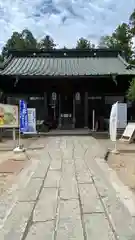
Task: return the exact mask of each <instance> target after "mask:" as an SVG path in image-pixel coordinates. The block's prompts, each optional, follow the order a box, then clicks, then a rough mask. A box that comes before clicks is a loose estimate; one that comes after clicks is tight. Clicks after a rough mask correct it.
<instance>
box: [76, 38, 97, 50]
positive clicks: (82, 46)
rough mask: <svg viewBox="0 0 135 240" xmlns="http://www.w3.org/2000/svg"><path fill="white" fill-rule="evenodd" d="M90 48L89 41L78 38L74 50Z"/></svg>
mask: <svg viewBox="0 0 135 240" xmlns="http://www.w3.org/2000/svg"><path fill="white" fill-rule="evenodd" d="M92 47H93V46H92V45H91V43H90V41H89V40H87V39H85V38H80V39H79V40H78V41H77V44H76V49H91V48H92Z"/></svg>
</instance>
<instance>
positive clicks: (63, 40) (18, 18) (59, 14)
mask: <svg viewBox="0 0 135 240" xmlns="http://www.w3.org/2000/svg"><path fill="white" fill-rule="evenodd" d="M123 2H124V4H123ZM133 9H134V0H129V1H126V0H119V1H117V0H91V1H89V0H14V1H13V0H0V48H2V46H3V45H4V44H5V42H6V41H7V40H8V38H9V37H10V36H11V35H12V32H13V31H22V30H23V29H24V28H28V29H29V30H30V31H32V33H33V34H34V36H35V37H37V38H41V37H43V36H44V35H45V34H50V35H51V36H52V37H53V38H54V40H55V41H56V43H58V44H59V46H64V45H66V46H68V47H72V46H74V45H75V43H76V40H77V39H78V38H79V37H87V36H89V38H90V39H91V40H92V41H93V42H95V43H97V41H98V39H99V37H100V36H102V35H105V34H110V33H111V32H112V31H113V30H114V29H115V28H116V27H117V25H118V24H120V23H122V22H124V21H125V22H127V21H128V19H129V16H130V14H131V13H132V11H133Z"/></svg>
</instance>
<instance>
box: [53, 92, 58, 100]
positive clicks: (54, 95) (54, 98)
mask: <svg viewBox="0 0 135 240" xmlns="http://www.w3.org/2000/svg"><path fill="white" fill-rule="evenodd" d="M56 99H57V94H56V92H53V93H52V100H53V101H56Z"/></svg>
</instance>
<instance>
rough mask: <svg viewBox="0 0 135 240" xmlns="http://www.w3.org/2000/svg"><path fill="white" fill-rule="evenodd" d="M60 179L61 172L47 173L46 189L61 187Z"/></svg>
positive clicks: (51, 171) (50, 171)
mask: <svg viewBox="0 0 135 240" xmlns="http://www.w3.org/2000/svg"><path fill="white" fill-rule="evenodd" d="M60 178H61V172H60V171H53V170H49V171H48V173H47V177H46V179H45V183H44V187H52V188H57V187H59V183H60Z"/></svg>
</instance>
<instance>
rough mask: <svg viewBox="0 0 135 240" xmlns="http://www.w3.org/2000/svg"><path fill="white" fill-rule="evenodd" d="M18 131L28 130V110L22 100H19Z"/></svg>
mask: <svg viewBox="0 0 135 240" xmlns="http://www.w3.org/2000/svg"><path fill="white" fill-rule="evenodd" d="M19 105H20V132H22V133H24V132H27V131H28V110H27V104H26V102H25V101H24V100H20V103H19Z"/></svg>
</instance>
